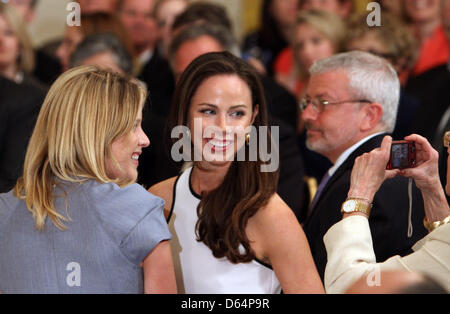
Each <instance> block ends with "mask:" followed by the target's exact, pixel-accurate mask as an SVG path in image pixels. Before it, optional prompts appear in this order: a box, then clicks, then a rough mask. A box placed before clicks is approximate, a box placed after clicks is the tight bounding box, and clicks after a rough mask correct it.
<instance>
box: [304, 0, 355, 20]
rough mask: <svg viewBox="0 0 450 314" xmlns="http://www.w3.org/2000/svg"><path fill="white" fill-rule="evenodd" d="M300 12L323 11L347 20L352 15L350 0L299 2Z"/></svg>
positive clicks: (306, 0) (307, 0) (308, 0)
mask: <svg viewBox="0 0 450 314" xmlns="http://www.w3.org/2000/svg"><path fill="white" fill-rule="evenodd" d="M300 9H301V10H324V11H328V12H331V13H334V14H336V15H338V16H340V17H341V18H342V19H347V18H348V17H350V16H351V14H353V11H354V8H353V1H352V0H300Z"/></svg>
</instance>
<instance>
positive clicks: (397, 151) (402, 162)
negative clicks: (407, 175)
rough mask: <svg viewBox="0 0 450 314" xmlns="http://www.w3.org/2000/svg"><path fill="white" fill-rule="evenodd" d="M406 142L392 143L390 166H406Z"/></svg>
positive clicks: (407, 160)
mask: <svg viewBox="0 0 450 314" xmlns="http://www.w3.org/2000/svg"><path fill="white" fill-rule="evenodd" d="M408 148H409V145H408V143H405V144H394V145H392V168H408V166H409V158H408V152H409V150H408Z"/></svg>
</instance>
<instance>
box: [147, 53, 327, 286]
mask: <svg viewBox="0 0 450 314" xmlns="http://www.w3.org/2000/svg"><path fill="white" fill-rule="evenodd" d="M263 95H264V94H263V91H262V87H261V84H260V82H259V79H258V75H257V74H256V72H255V70H254V69H253V68H252V67H251V66H250V65H248V64H247V63H246V62H245V61H243V60H241V59H239V58H237V57H234V56H233V55H231V54H229V53H227V52H221V53H208V54H205V55H202V56H200V57H198V58H197V59H195V60H194V61H193V62H192V63H191V64H190V65H189V66H188V68H187V69H186V70H185V71H184V73H183V74H182V76H181V77H180V80H179V82H178V85H177V89H176V91H175V95H174V101H173V107H172V109H173V111H172V113H171V119H170V122H171V127H176V126H187V127H188V128H189V130H190V132H188V133H189V134H190V137H191V142H192V146H193V147H194V149H193V150H195V148H196V146H199V145H200V146H201V147H197V150H199V151H201V152H203V154H202V156H201V157H202V158H195V160H199V159H201V160H199V161H194V164H193V167H191V168H189V169H187V170H186V171H184V172H183V173H182V174H181V175H180V176H179V177H177V178H172V179H169V180H166V181H163V182H161V183H159V184H157V185H155V186H153V187H151V188H150V190H149V191H150V192H152V193H154V194H155V195H158V196H161V197H162V198H163V199H164V200H165V201H166V204H165V214H166V217H167V218H168V220H169V227H170V228H171V229H172V230H171V231H172V234H173V236H174V240H172V254H173V257H174V263H175V270H176V275H177V285H178V289H179V292H185V293H279V292H280V290H281V289H283V291H284V292H285V293H301V292H304V293H319V292H323V286H322V283H321V281H320V279H319V276H318V273H317V270H316V267H315V265H314V262H313V260H312V257H311V252H310V250H309V246H308V242H307V241H306V237H305V235H304V233H303V231H302V228H301V226H300V225H299V224H298V222H297V219H296V218H295V216H294V214H293V212H292V210H291V209H290V208H289V207H288V206H287V205H286V204H285V203H284V202H283V201H282V200H281V198H280V197H279V196H278V195H277V194H276V190H277V181H278V173H277V172H263V171H261V166H262V165H263V164H265V162H264V161H262V160H261V158H260V156H258V158H257V160H256V161H250V158H249V154H250V153H252V152H249V151H248V150H246V152H245V157H246V158H245V160H244V161H237V160H236V158H234V159H233V158H231V159H233V160H230V158H229V157H230V155H231V156H236V154H237V153H238V151H240V150H241V149H245V147H246V146H247V145H248V144H247V143H245V142H246V141H239V138H247V141H249V142H250V141H252V140H257V142H258V145H257V149H258V151H260V148H261V147H260V146H261V145H264V143H268V142H270V141H268V139H267V138H266V139H265V140H266V141H263V140H262V139H261V138H259V139H255V138H251V139H249V138H248V135H247V134H236V132H234V133H233V132H230V130H240V132H244V131H245V130H246V129H247V130H248V129H249V128H250V127H251V126H253V127H254V128H256V129H259V128H260V127H262V126H267V114H266V105H265V101H264V96H263ZM198 121H200V122H201V132H198V130H197V131H196V130H195V129H196V128H194V127H193V126H194V124H196V125H197V124H199V122H198ZM212 127H214V129H215V132H208V131H207V130H208V129H210V128H212ZM238 132H239V131H238ZM260 134H261V133H260ZM253 136H254V135H253V133H251V137H253ZM267 137H270V134H267ZM193 150H191V151H193Z"/></svg>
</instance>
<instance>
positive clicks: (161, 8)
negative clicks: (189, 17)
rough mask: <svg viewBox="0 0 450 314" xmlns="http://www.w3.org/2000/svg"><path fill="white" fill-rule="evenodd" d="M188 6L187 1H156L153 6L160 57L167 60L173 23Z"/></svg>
mask: <svg viewBox="0 0 450 314" xmlns="http://www.w3.org/2000/svg"><path fill="white" fill-rule="evenodd" d="M188 4H189V2H188V0H158V1H157V2H156V4H155V19H156V23H157V26H158V34H159V36H158V37H159V39H158V51H159V53H160V54H161V56H162V57H165V58H167V50H168V49H169V44H170V38H171V33H172V24H173V21H174V20H175V18H176V17H177V16H178V15H179V14H180V13H182V12H183V11H184V10H185V9H186V7H187V6H188Z"/></svg>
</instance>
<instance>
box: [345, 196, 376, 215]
mask: <svg viewBox="0 0 450 314" xmlns="http://www.w3.org/2000/svg"><path fill="white" fill-rule="evenodd" d="M371 209H372V204H371V203H370V201H369V200H367V199H363V198H357V197H349V198H347V200H346V201H345V202H344V203H343V204H342V207H341V213H343V214H345V213H347V214H348V213H354V212H360V213H363V214H365V215H367V216H369V215H370V210H371Z"/></svg>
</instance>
